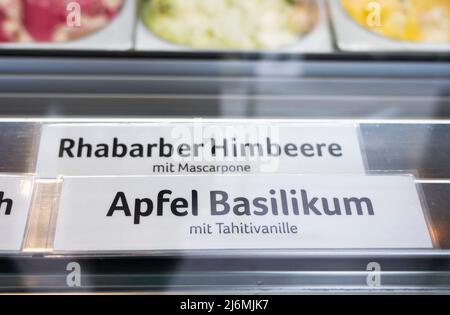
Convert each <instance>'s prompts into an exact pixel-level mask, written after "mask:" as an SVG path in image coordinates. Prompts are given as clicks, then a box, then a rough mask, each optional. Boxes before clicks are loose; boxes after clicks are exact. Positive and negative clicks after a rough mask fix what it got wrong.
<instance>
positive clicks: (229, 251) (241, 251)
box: [47, 175, 439, 257]
mask: <svg viewBox="0 0 450 315" xmlns="http://www.w3.org/2000/svg"><path fill="white" fill-rule="evenodd" d="M216 176H219V175H216ZM280 176H282V175H280ZM295 176H301V175H295ZM344 176H345V175H344ZM156 177H160V176H132V177H127V176H109V177H105V176H100V177H78V178H79V179H80V178H81V179H84V180H87V181H89V180H91V179H94V180H95V179H99V178H108V179H110V180H111V181H114V180H118V181H120V180H123V179H133V178H140V179H142V178H150V179H151V178H156ZM167 177H170V176H167ZM193 177H205V176H193ZM219 177H238V176H231V175H228V176H225V175H220V176H219ZM243 177H245V176H243ZM319 177H323V176H319ZM361 177H362V176H361ZM364 177H368V178H376V177H378V178H379V177H385V176H379V175H368V176H364ZM388 177H389V176H388ZM394 177H403V178H405V177H407V178H413V177H412V176H405V175H403V176H394ZM71 178H77V177H61V178H60V179H61V181H60V185H64V180H65V179H68V180H70V179H71ZM63 190H64V189H62V191H63ZM414 191H415V195H416V197H417V200H418V203H419V204H420V212H421V213H422V215H423V218H422V219H423V221H424V225H425V226H426V230H427V235H428V237H429V242H430V246H429V247H417V248H416V247H405V248H401V247H386V248H385V247H367V248H365V247H357V248H354V249H353V248H348V247H342V248H340V247H333V248H326V247H320V246H318V247H317V248H315V247H305V248H303V247H301V246H299V247H298V248H289V247H281V248H206V249H204V248H197V249H195V248H194V249H189V248H185V249H173V248H168V249H163V248H158V249H129V250H127V249H118V250H102V249H95V250H92V249H90V250H81V249H78V250H61V249H58V248H55V247H54V245H55V241H56V238H55V237H56V230H57V224H58V216H59V215H60V214H61V213H60V210H61V209H56V208H55V210H54V213H53V215H52V221H51V224H50V228H49V231H51V232H50V233H49V238H48V251H47V255H50V256H51V255H66V254H69V255H82V256H104V255H107V256H110V255H113V256H124V255H127V256H129V255H145V256H166V255H169V256H171V255H175V256H179V255H181V256H186V255H187V256H190V255H193V256H196V255H200V256H207V257H210V256H216V255H218V256H228V255H230V256H236V255H237V256H252V257H253V256H260V255H263V256H265V255H269V256H279V255H282V256H284V255H302V254H307V253H325V254H326V255H333V254H336V253H337V252H339V253H340V254H341V253H362V252H363V253H366V254H367V253H380V252H382V253H386V254H390V253H401V252H405V251H406V252H411V251H420V252H424V251H425V252H429V251H430V250H433V249H439V246H438V244H437V243H436V238H435V236H434V235H433V229H432V225H431V221H430V218H429V214H428V212H427V211H428V210H427V207H426V205H425V204H424V202H423V198H421V195H420V189H418V187H417V185H416V184H414ZM61 197H63V196H62V195H60V200H59V206H61ZM100 230H101V229H100ZM99 233H101V232H99Z"/></svg>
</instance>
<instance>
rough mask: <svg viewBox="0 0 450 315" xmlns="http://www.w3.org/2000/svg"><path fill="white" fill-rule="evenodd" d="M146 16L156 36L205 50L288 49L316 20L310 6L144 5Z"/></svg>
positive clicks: (235, 1)
mask: <svg viewBox="0 0 450 315" xmlns="http://www.w3.org/2000/svg"><path fill="white" fill-rule="evenodd" d="M141 12H142V13H141V14H142V19H143V21H144V23H145V24H146V25H147V27H148V28H149V29H150V31H151V32H153V33H154V34H155V35H157V36H159V37H160V38H162V39H165V40H167V41H169V42H172V43H174V44H179V45H183V46H189V47H193V48H202V49H274V48H280V47H284V46H288V45H291V44H293V43H295V42H296V41H298V40H299V39H300V38H301V37H302V35H303V34H305V33H306V32H308V31H309V30H310V29H311V28H312V27H313V26H314V24H315V22H316V19H317V8H316V5H315V2H314V1H311V0H143V1H142V3H141Z"/></svg>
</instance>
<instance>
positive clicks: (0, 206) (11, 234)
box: [0, 176, 34, 251]
mask: <svg viewBox="0 0 450 315" xmlns="http://www.w3.org/2000/svg"><path fill="white" fill-rule="evenodd" d="M33 182H34V180H33V178H31V177H21V176H0V251H19V250H21V248H22V243H23V239H24V234H25V227H26V224H27V219H28V212H29V208H30V202H31V196H32V193H33Z"/></svg>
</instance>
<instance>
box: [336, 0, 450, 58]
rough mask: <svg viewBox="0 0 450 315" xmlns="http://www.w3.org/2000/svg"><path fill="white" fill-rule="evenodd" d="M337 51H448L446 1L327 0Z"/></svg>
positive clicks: (449, 5)
mask: <svg viewBox="0 0 450 315" xmlns="http://www.w3.org/2000/svg"><path fill="white" fill-rule="evenodd" d="M328 3H329V6H330V9H331V17H332V26H333V29H334V33H335V38H336V46H337V47H338V49H339V50H342V51H350V52H405V51H406V52H448V51H450V1H448V0H427V1H423V0H408V1H402V0H328Z"/></svg>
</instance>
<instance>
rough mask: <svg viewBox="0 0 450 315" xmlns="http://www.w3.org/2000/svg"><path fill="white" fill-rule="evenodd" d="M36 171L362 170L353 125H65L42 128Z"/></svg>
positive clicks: (54, 173)
mask: <svg viewBox="0 0 450 315" xmlns="http://www.w3.org/2000/svg"><path fill="white" fill-rule="evenodd" d="M37 173H38V174H39V175H40V176H43V177H55V176H59V175H74V176H78V175H88V176H91V175H152V174H167V175H170V174H196V175H199V174H251V173H308V174H310V173H312V174H314V173H334V174H335V173H347V174H350V173H352V174H355V173H357V174H358V173H364V163H363V159H362V154H361V150H360V146H359V139H358V127H357V126H356V125H353V124H332V125H330V124H305V123H303V124H301V123H300V124H298V123H270V122H264V123H262V122H251V121H249V122H241V123H235V124H228V123H224V122H216V123H205V122H199V123H196V122H191V123H147V124H63V125H58V124H57V125H46V126H44V127H43V130H42V136H41V143H40V148H39V157H38V162H37Z"/></svg>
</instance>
